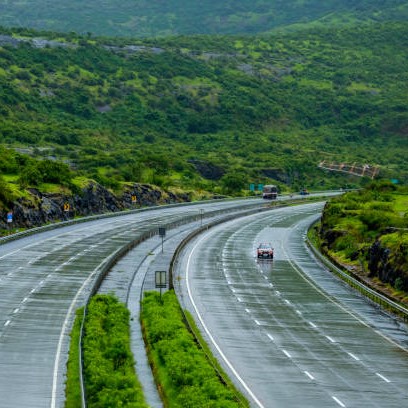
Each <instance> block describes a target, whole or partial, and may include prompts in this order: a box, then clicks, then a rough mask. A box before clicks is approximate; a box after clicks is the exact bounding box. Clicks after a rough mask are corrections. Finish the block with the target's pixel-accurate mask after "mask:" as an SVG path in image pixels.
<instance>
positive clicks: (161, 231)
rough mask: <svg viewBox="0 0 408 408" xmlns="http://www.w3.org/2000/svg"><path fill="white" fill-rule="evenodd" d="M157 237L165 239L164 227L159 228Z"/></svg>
mask: <svg viewBox="0 0 408 408" xmlns="http://www.w3.org/2000/svg"><path fill="white" fill-rule="evenodd" d="M159 235H160V236H161V237H165V236H166V228H165V227H159Z"/></svg>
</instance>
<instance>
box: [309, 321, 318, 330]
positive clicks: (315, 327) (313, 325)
mask: <svg viewBox="0 0 408 408" xmlns="http://www.w3.org/2000/svg"><path fill="white" fill-rule="evenodd" d="M309 324H310V325H311V326H312V327H313V328H314V329H317V326H316V325H315V324H314V323H313V322H309Z"/></svg>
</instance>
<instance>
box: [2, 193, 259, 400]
mask: <svg viewBox="0 0 408 408" xmlns="http://www.w3.org/2000/svg"><path fill="white" fill-rule="evenodd" d="M262 206H264V203H263V202H262V200H260V199H250V200H239V201H219V200H218V201H214V202H208V203H199V204H198V205H193V204H189V205H181V206H173V207H172V206H169V207H161V208H159V207H157V208H155V209H153V210H149V211H135V212H132V213H125V214H123V215H120V216H115V217H110V218H104V219H96V220H92V221H89V222H86V223H77V224H73V225H67V226H65V227H63V228H57V229H53V230H44V231H43V232H41V233H37V234H35V235H32V236H27V237H23V238H21V239H18V240H14V241H10V242H5V243H3V245H0V293H1V297H0V395H1V398H0V407H1V408H15V407H19V408H20V407H21V408H23V407H24V408H32V407H42V408H43V407H51V408H54V407H60V406H63V404H64V400H65V395H64V381H65V377H64V375H65V366H66V360H67V354H68V347H69V333H70V329H71V326H72V322H73V318H74V314H75V310H76V309H77V308H78V307H80V306H82V305H83V304H84V302H85V301H86V299H87V296H88V294H89V291H90V287H91V286H92V284H93V281H94V279H95V278H96V275H97V274H98V273H99V271H100V270H101V267H102V266H103V265H104V264H105V263H106V262H107V261H108V260H109V259H110V257H111V256H112V254H113V253H115V252H116V251H117V250H118V249H120V248H122V247H123V246H125V245H127V244H128V243H129V242H131V241H133V240H135V239H137V238H138V237H141V236H142V235H144V234H146V233H149V232H152V233H154V234H157V230H158V226H169V225H171V224H184V223H187V222H190V223H192V226H193V224H194V222H195V225H194V227H195V228H197V222H199V221H197V220H200V217H204V218H205V219H211V217H212V216H213V215H215V214H218V212H219V211H225V212H228V211H229V212H233V211H238V210H237V208H238V207H243V208H247V209H248V208H261V207H262ZM186 225H187V224H186ZM146 251H149V249H148V248H147V249H146ZM144 255H145V254H140V256H141V257H142V256H144Z"/></svg>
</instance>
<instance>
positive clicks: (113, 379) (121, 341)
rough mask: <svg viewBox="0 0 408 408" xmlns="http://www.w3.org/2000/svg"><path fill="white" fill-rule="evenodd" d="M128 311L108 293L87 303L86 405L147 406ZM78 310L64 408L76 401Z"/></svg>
mask: <svg viewBox="0 0 408 408" xmlns="http://www.w3.org/2000/svg"><path fill="white" fill-rule="evenodd" d="M129 317H130V316H129V311H128V309H127V308H126V306H125V305H124V304H122V303H120V302H119V301H118V300H117V298H116V297H114V296H112V295H96V296H94V297H93V298H92V300H91V302H90V303H89V306H88V314H87V316H86V318H85V327H84V338H83V359H84V363H83V364H84V381H85V388H86V402H87V407H98V408H100V407H106V408H108V407H109V408H111V407H137V408H144V407H146V408H147V404H146V402H145V399H144V395H143V391H142V388H141V385H140V384H139V381H138V380H137V377H136V373H135V369H134V358H133V354H132V352H131V349H130V330H129ZM81 319H82V314H81V313H79V312H78V314H77V319H76V322H75V324H74V331H73V332H72V334H71V349H70V357H69V362H68V369H69V370H68V380H67V402H66V407H76V408H78V407H80V406H81V404H80V400H79V404H78V396H77V395H76V393H77V391H78V389H79V380H78V377H77V373H78V371H79V370H78V365H77V363H76V362H77V361H78V346H77V344H78V336H79V334H78V330H79V327H80V324H81Z"/></svg>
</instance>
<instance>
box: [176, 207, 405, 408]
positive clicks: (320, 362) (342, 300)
mask: <svg viewBox="0 0 408 408" xmlns="http://www.w3.org/2000/svg"><path fill="white" fill-rule="evenodd" d="M322 205H323V204H321V203H318V204H307V205H302V206H298V207H292V208H289V207H288V208H281V209H276V210H274V211H269V212H266V213H262V214H255V215H251V216H248V217H245V218H242V219H237V220H233V221H230V222H228V223H226V224H223V225H220V226H218V227H215V228H212V229H210V230H208V231H207V232H206V233H204V234H201V235H200V236H199V237H197V238H196V239H195V240H193V241H192V242H191V243H190V244H189V245H188V246H187V247H186V249H185V250H184V253H183V256H182V261H181V262H180V264H179V269H178V272H177V273H178V274H179V275H180V276H181V277H182V279H180V280H179V284H178V285H176V290H177V292H178V295H179V298H180V299H181V302H182V306H183V307H185V308H187V309H189V310H190V312H191V313H193V315H195V318H196V320H197V321H198V322H199V326H200V329H201V331H202V332H203V333H204V335H205V337H206V340H207V342H208V343H209V345H210V346H211V347H212V349H213V352H214V354H215V355H217V356H218V359H219V360H220V362H221V363H222V365H223V367H224V369H225V371H226V372H227V374H228V375H229V376H230V377H231V378H232V379H234V381H235V382H236V384H237V386H238V387H239V388H240V389H241V390H242V392H243V393H244V394H245V395H246V396H247V397H248V399H249V401H250V402H251V406H252V407H259V408H263V407H264V408H280V407H282V408H287V407H302V408H303V407H310V408H319V407H322V408H323V407H324V408H328V407H333V408H336V407H343V408H344V407H358V408H363V407H370V408H372V407H379V408H380V407H381V408H383V407H387V408H392V407H398V408H400V407H402V406H406V404H407V401H408V389H407V384H408V328H407V326H406V325H405V324H404V323H402V322H401V321H398V320H395V319H394V318H392V317H391V316H388V315H386V314H385V313H383V312H382V311H380V310H379V309H378V308H377V307H375V306H374V305H372V304H370V303H369V302H368V301H367V300H365V299H364V298H363V297H361V296H360V295H358V294H357V293H355V292H354V291H353V290H351V289H349V288H348V287H347V286H346V285H345V284H343V283H342V282H341V281H339V280H337V279H336V278H335V277H334V276H333V275H331V274H330V273H329V272H327V271H326V270H325V269H324V267H323V266H321V265H320V264H319V263H317V261H315V259H314V258H313V257H312V255H311V253H310V251H309V250H308V248H307V246H306V245H305V243H304V237H305V233H306V230H307V227H308V226H309V225H310V223H311V222H312V221H313V220H315V219H316V218H318V216H319V213H320V211H321V209H322ZM260 242H271V243H272V246H273V247H274V249H275V257H274V260H273V261H270V260H258V259H257V258H256V256H255V253H256V246H257V244H258V243H260Z"/></svg>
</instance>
